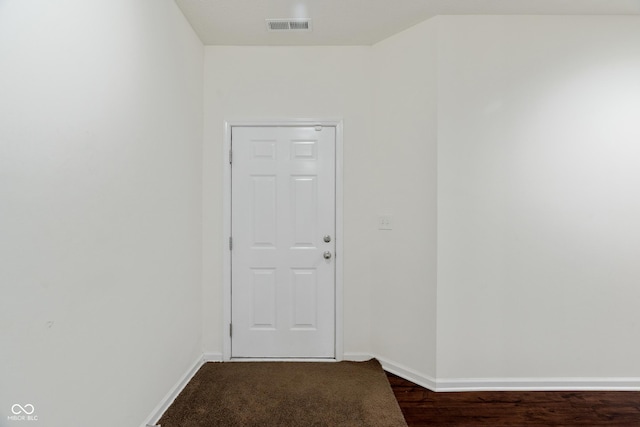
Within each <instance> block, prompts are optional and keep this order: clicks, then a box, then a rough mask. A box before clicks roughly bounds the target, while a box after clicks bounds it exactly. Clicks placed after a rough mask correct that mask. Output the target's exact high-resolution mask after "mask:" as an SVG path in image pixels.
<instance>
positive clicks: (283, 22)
mask: <svg viewBox="0 0 640 427" xmlns="http://www.w3.org/2000/svg"><path fill="white" fill-rule="evenodd" d="M267 29H268V30H269V31H311V19H267Z"/></svg>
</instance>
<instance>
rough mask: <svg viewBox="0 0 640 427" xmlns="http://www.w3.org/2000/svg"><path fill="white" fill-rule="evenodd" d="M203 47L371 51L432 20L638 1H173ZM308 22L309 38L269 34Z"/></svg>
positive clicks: (593, 10)
mask: <svg viewBox="0 0 640 427" xmlns="http://www.w3.org/2000/svg"><path fill="white" fill-rule="evenodd" d="M175 1H176V3H177V4H178V6H179V7H180V9H182V12H183V13H184V14H185V16H186V17H187V19H188V20H189V22H190V23H191V25H192V26H193V28H194V29H195V31H196V33H198V35H199V36H200V39H201V40H202V41H203V43H204V44H206V45H307V46H308V45H371V44H374V43H377V42H379V41H380V40H383V39H385V38H387V37H389V36H391V35H393V34H395V33H398V32H400V31H402V30H404V29H406V28H409V27H411V26H412V25H415V24H417V23H419V22H422V21H424V20H426V19H429V18H431V17H433V16H436V15H515V14H518V15H520V14H521V15H637V14H640V0H175ZM270 18H276V19H279V18H311V20H312V26H313V31H310V32H268V31H267V26H266V23H265V20H266V19H270Z"/></svg>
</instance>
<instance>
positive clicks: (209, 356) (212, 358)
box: [202, 353, 222, 363]
mask: <svg viewBox="0 0 640 427" xmlns="http://www.w3.org/2000/svg"><path fill="white" fill-rule="evenodd" d="M202 360H204V362H205V363H206V362H222V353H205V354H203V355H202Z"/></svg>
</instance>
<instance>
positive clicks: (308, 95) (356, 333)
mask: <svg viewBox="0 0 640 427" xmlns="http://www.w3.org/2000/svg"><path fill="white" fill-rule="evenodd" d="M370 58H371V55H370V48H368V47H213V46H209V47H206V48H205V89H204V96H205V128H204V154H203V162H204V165H203V167H204V170H203V171H204V176H203V181H204V185H203V209H204V211H203V212H204V218H203V220H204V223H203V229H204V233H203V238H204V241H203V259H204V268H203V283H204V294H203V313H204V351H205V353H220V352H221V351H222V331H223V328H222V320H223V314H222V309H223V306H222V304H223V301H222V286H223V285H222V249H223V241H224V238H226V236H228V233H225V232H224V230H223V227H222V192H223V183H222V178H223V172H222V167H223V143H224V122H225V120H229V119H230V120H240V119H243V120H247V119H259V120H265V119H273V118H275V119H285V118H336V117H338V118H342V119H343V120H344V230H345V231H344V234H345V235H344V242H343V245H344V254H342V256H343V260H344V316H345V318H344V349H345V352H348V353H363V352H369V350H370V315H369V312H370V292H371V289H372V277H371V263H372V262H373V261H374V260H372V258H371V251H370V247H371V240H372V229H373V228H374V227H375V218H374V215H373V209H372V208H373V206H374V202H375V200H374V198H375V194H376V189H375V188H374V187H373V186H372V185H371V180H372V179H373V177H374V176H375V174H376V173H377V171H376V170H375V168H374V167H373V161H372V159H373V158H374V156H375V153H374V142H373V141H372V136H373V135H372V131H371V114H372V107H371V104H372V100H373V95H372V86H371V77H370V76H371V63H370Z"/></svg>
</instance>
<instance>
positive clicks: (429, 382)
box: [375, 356, 437, 391]
mask: <svg viewBox="0 0 640 427" xmlns="http://www.w3.org/2000/svg"><path fill="white" fill-rule="evenodd" d="M375 358H376V359H378V361H379V362H380V364H381V365H382V367H383V368H384V370H385V371H387V372H391V373H392V374H395V375H397V376H399V377H401V378H404V379H405V380H408V381H411V382H412V383H415V384H418V385H419V386H422V387H424V388H428V389H429V390H432V391H436V388H437V387H436V384H437V382H436V380H435V378H433V377H430V376H428V375H425V374H421V373H419V372H417V371H414V370H413V369H411V368H407V367H406V366H403V365H401V364H399V363H395V362H393V361H390V360H387V359H385V358H383V357H379V356H375Z"/></svg>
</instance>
